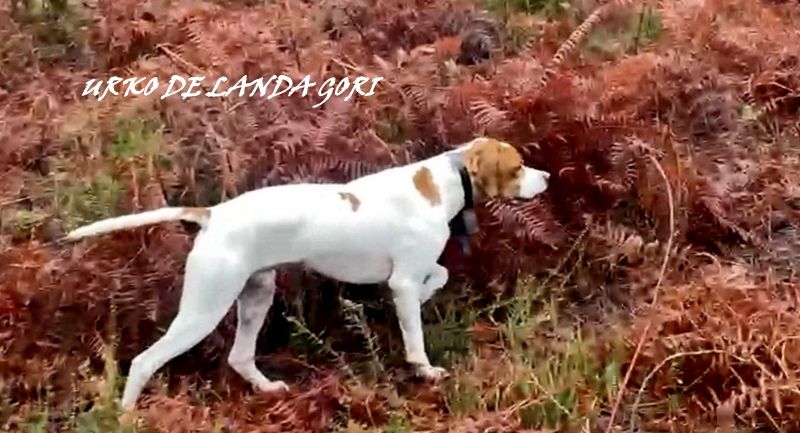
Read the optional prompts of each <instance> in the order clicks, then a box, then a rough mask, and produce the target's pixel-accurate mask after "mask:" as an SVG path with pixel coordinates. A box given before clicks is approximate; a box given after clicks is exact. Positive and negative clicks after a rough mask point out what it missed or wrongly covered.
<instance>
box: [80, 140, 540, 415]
mask: <svg viewBox="0 0 800 433" xmlns="http://www.w3.org/2000/svg"><path fill="white" fill-rule="evenodd" d="M549 177H550V174H549V173H548V172H546V171H542V170H538V169H535V168H531V167H527V166H525V165H524V164H523V160H522V157H521V155H520V153H519V152H518V151H517V150H516V149H515V148H514V147H513V146H512V145H510V144H508V143H506V142H503V141H499V140H496V139H492V138H488V137H478V138H475V139H473V140H471V141H469V142H467V143H464V144H461V145H459V146H457V147H454V148H453V149H450V150H447V151H445V152H442V153H440V154H438V155H435V156H433V157H430V158H427V159H423V160H420V161H417V162H413V163H410V164H407V165H403V166H397V167H391V168H388V169H385V170H383V171H380V172H377V173H373V174H369V175H366V176H363V177H360V178H357V179H355V180H352V181H350V182H348V183H340V184H310V183H303V184H287V185H277V186H268V187H264V188H261V189H256V190H252V191H248V192H245V193H243V194H241V195H239V196H237V197H235V198H233V199H231V200H229V201H225V202H223V203H220V204H217V205H215V206H212V207H207V208H204V207H164V208H161V209H156V210H150V211H145V212H141V213H134V214H130V215H124V216H120V217H116V218H109V219H105V220H102V221H98V222H94V223H92V224H89V225H86V226H83V227H80V228H77V229H75V230H73V231H71V232H70V233H68V234H67V236H66V239H67V240H69V241H75V240H78V239H81V238H84V237H88V236H97V235H100V234H103V233H108V232H112V231H115V230H122V229H129V228H133V227H139V226H144V225H149V224H156V223H161V222H167V221H179V220H182V221H184V222H193V223H195V224H197V225H199V231H198V233H197V235H196V238H195V240H194V244H193V247H192V249H191V251H190V252H189V254H188V257H187V259H186V265H185V274H184V279H183V288H182V295H181V300H180V305H179V309H178V313H177V315H176V316H175V318H174V319H173V321H172V323H171V324H170V326H169V329H168V330H167V332H166V333H165V334H164V335H163V336H162V337H161V338H160V339H159V340H158V341H156V342H155V343H154V344H153V345H152V346H150V347H149V348H148V349H146V350H145V351H143V352H142V353H140V354H138V355H137V356H136V357H135V358H134V359H133V361H132V362H131V366H130V370H129V373H128V378H127V383H126V384H125V389H124V391H123V395H122V401H121V407H122V409H123V410H125V411H130V410H131V409H133V408H134V406H135V403H136V401H137V399H138V397H139V395H140V394H141V392H142V389H143V388H144V386H145V384H146V383H147V381H149V380H150V378H151V376H152V375H153V374H154V373H155V372H156V371H157V370H158V369H159V368H161V367H162V366H163V365H164V364H165V363H167V362H168V361H169V360H171V359H173V358H175V357H176V356H178V355H180V354H182V353H184V352H186V351H187V350H189V349H190V348H192V347H193V346H195V345H196V344H197V343H199V342H200V341H201V340H202V339H203V338H205V337H206V336H207V335H208V334H210V333H211V332H212V331H213V330H214V329H215V328H216V327H217V325H218V324H219V322H220V321H221V320H222V318H223V317H224V316H225V315H226V313H227V312H228V310H229V308H230V307H231V306H232V305H233V304H234V302H235V303H236V305H237V322H238V323H237V328H236V336H235V338H234V341H233V346H232V348H231V351H230V353H229V356H228V359H227V360H228V363H229V365H230V366H231V367H232V368H233V369H234V370H235V371H236V372H237V373H238V374H240V375H241V376H242V377H243V378H244V379H245V380H247V382H249V383H250V384H251V385H252V386H253V387H254V388H255V389H256V390H258V391H260V392H274V391H281V390H288V386H287V385H286V383H285V382H283V381H280V380H271V379H269V378H267V377H266V376H265V375H264V374H263V373H262V372H261V371H260V370H259V369H258V368H257V367H256V364H255V360H254V359H255V349H256V338H257V336H258V333H259V331H260V329H261V328H262V326H263V324H264V320H265V318H266V315H267V311H268V310H269V308H270V306H271V305H272V301H273V297H274V294H275V287H276V285H275V272H276V267H278V266H280V265H284V264H302V265H304V266H306V267H307V268H309V269H311V270H314V271H316V272H318V273H320V274H322V275H325V276H327V277H329V278H333V279H335V280H339V281H342V282H346V283H351V284H380V283H388V286H389V288H390V292H391V294H392V300H393V303H394V305H395V308H396V312H397V318H398V322H399V325H400V330H401V333H402V339H403V344H404V350H405V359H406V361H407V362H408V363H409V364H410V365H412V366H413V367H414V372H415V373H416V374H417V375H418V376H421V377H423V378H425V379H428V380H433V381H437V380H439V379H441V378H443V377H446V376H447V375H448V373H447V371H446V370H445V369H443V368H441V367H438V366H434V365H431V363H430V361H429V360H428V356H427V353H426V351H425V342H424V341H423V332H422V318H421V315H420V308H421V305H422V304H424V303H425V302H426V301H427V300H429V299H430V298H431V297H432V296H433V295H434V293H436V292H437V291H438V290H439V289H441V288H442V287H443V286H444V285H445V283H447V280H448V271H447V269H446V268H445V267H443V266H441V265H439V264H438V263H437V260H438V259H439V257H440V254H441V253H442V251H443V249H444V247H445V244H446V242H447V241H448V240H449V239H450V238H451V237H452V235H453V233H454V231H455V232H458V233H456V235H458V236H460V238H461V239H462V240H464V239H466V237H467V236H468V235H469V234H470V233H473V232H474V231H476V230H477V227H476V224H477V223H476V221H475V217H474V212H473V211H472V205H473V201H477V202H480V201H485V200H490V199H510V200H525V199H531V198H533V197H535V196H536V195H538V194H540V193H542V192H544V191H545V190H546V189H547V186H548V179H549ZM454 227H455V228H454ZM248 281H250V282H255V284H252V283H250V284H245V283H246V282H248Z"/></svg>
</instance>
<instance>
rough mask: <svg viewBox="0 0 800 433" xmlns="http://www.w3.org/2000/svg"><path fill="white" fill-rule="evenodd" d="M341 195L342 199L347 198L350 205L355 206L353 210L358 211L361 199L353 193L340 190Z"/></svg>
mask: <svg viewBox="0 0 800 433" xmlns="http://www.w3.org/2000/svg"><path fill="white" fill-rule="evenodd" d="M339 197H341V198H342V200H347V201H349V202H350V207H351V208H353V212H355V211H357V210H358V207H359V206H361V201H360V200H359V199H358V197H356V196H355V195H353V194H352V193H349V192H340V193H339Z"/></svg>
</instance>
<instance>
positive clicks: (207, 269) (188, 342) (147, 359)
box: [121, 250, 248, 411]
mask: <svg viewBox="0 0 800 433" xmlns="http://www.w3.org/2000/svg"><path fill="white" fill-rule="evenodd" d="M247 277H248V272H246V270H245V269H244V268H243V267H242V266H241V265H240V264H239V263H237V262H236V260H235V259H231V258H230V257H228V258H225V256H224V255H223V254H218V253H217V252H215V253H212V254H206V253H205V252H198V251H197V250H194V251H192V252H191V253H190V254H189V258H188V260H187V262H186V274H185V277H184V282H183V292H182V294H181V301H180V306H179V307H178V314H177V315H176V316H175V319H173V321H172V323H171V324H170V326H169V329H168V330H167V332H166V333H165V334H164V335H163V336H162V337H161V338H160V339H159V340H158V341H156V342H155V344H153V345H152V346H150V347H149V348H148V349H147V350H145V351H144V352H142V353H140V354H139V355H138V356H136V357H135V358H134V359H133V361H132V362H131V367H130V371H129V373H128V381H127V383H126V384H125V391H124V392H123V395H122V402H121V406H122V409H123V410H125V411H128V410H131V409H133V407H134V405H135V403H136V400H137V399H138V397H139V394H141V392H142V389H143V388H144V386H145V384H146V383H147V381H148V380H149V379H150V377H151V376H152V375H153V374H154V373H155V372H156V370H158V369H159V368H161V367H162V366H163V365H164V364H166V363H167V362H168V361H169V360H171V359H173V358H175V357H176V356H178V355H180V354H182V353H184V352H186V351H187V350H189V349H191V348H192V347H193V346H195V345H196V344H197V343H199V342H200V341H201V340H202V339H203V338H205V337H206V336H207V335H208V334H210V333H211V331H213V330H214V328H216V326H217V325H218V324H219V322H220V321H221V320H222V318H223V317H224V316H225V314H226V313H227V312H228V310H229V309H230V306H231V305H233V302H234V301H235V300H236V298H237V296H238V295H239V292H241V291H242V288H243V287H244V285H245V282H246V281H247Z"/></svg>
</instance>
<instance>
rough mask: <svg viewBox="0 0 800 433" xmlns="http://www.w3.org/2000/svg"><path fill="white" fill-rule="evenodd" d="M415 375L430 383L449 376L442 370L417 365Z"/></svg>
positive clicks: (430, 366)
mask: <svg viewBox="0 0 800 433" xmlns="http://www.w3.org/2000/svg"><path fill="white" fill-rule="evenodd" d="M416 373H417V376H419V377H422V378H423V379H427V380H432V381H438V380H441V379H444V378H446V377H448V376H449V375H450V374H449V373H448V372H447V370H445V369H444V368H442V367H434V366H432V365H418V366H417V367H416Z"/></svg>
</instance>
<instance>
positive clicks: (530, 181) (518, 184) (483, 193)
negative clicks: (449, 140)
mask: <svg viewBox="0 0 800 433" xmlns="http://www.w3.org/2000/svg"><path fill="white" fill-rule="evenodd" d="M463 156H464V165H465V166H466V168H467V172H468V173H469V175H470V177H471V178H472V184H473V185H474V187H475V190H476V191H475V192H476V197H477V198H478V199H479V200H487V199H531V198H533V197H535V196H537V195H539V194H541V193H542V192H544V191H545V190H546V189H547V180H548V179H549V178H550V173H548V172H546V171H542V170H537V169H535V168H531V167H526V166H525V165H524V164H523V162H522V156H521V155H520V154H519V152H518V151H517V149H515V148H514V146H512V145H510V144H508V143H505V142H502V141H498V140H495V139H491V138H485V137H480V138H476V139H474V140H472V141H471V142H469V143H467V144H466V145H465V146H464V152H463Z"/></svg>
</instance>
